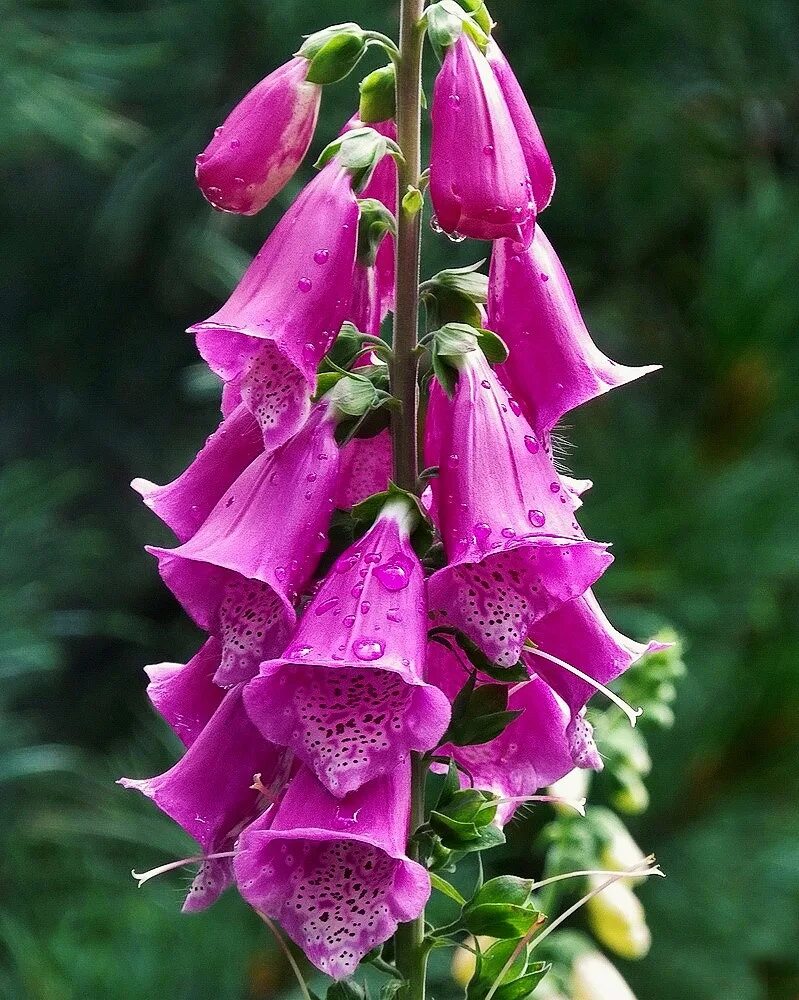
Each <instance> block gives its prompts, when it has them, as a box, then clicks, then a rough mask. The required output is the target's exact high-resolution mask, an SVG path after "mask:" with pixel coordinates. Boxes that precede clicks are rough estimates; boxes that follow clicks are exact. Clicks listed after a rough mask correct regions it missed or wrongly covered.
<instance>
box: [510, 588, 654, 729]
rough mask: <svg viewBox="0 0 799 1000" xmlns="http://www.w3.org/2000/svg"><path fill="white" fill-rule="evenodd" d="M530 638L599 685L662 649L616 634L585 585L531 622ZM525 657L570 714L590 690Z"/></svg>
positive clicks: (532, 656) (545, 663)
mask: <svg viewBox="0 0 799 1000" xmlns="http://www.w3.org/2000/svg"><path fill="white" fill-rule="evenodd" d="M530 639H532V641H533V642H534V643H535V645H536V646H538V647H539V648H540V649H542V650H543V651H544V652H545V653H549V654H550V655H552V656H556V657H557V658H558V659H559V660H564V661H565V662H566V663H569V664H570V665H571V666H573V667H577V669H578V670H581V671H582V672H583V673H585V674H588V676H589V677H593V678H594V680H596V681H599V683H600V684H610V682H611V681H613V680H615V679H616V678H617V677H619V676H620V675H621V674H623V673H624V672H625V670H627V669H628V668H629V667H631V666H632V664H633V663H635V661H636V660H639V659H640V658H641V657H642V656H643V655H644V654H645V653H649V652H654V651H655V650H657V649H662V648H663V647H662V645H661V644H660V643H657V642H651V643H649V644H645V643H641V642H635V640H633V639H628V638H627V636H626V635H622V633H621V632H619V631H618V630H617V629H615V628H614V627H613V625H611V623H610V622H609V621H608V619H607V616H606V615H605V613H604V611H603V610H602V608H600V606H599V603H598V601H597V599H596V597H595V596H594V594H593V593H592V592H591V591H590V590H589V591H587V592H586V593H585V594H583V595H582V597H579V598H577V600H575V601H569V603H568V604H564V605H563V606H562V607H560V608H558V609H557V610H556V611H554V612H553V613H552V614H551V615H547V617H546V618H542V619H541V620H540V621H538V622H536V624H535V625H534V626H533V627H532V628H531V630H530ZM526 660H527V663H528V664H529V666H530V668H531V669H532V670H535V672H536V673H537V674H540V676H541V677H543V678H544V680H545V681H546V682H547V683H548V684H549V685H550V687H552V689H553V690H555V691H557V693H558V694H559V695H560V696H561V698H563V700H564V701H565V702H566V704H567V705H568V706H569V708H570V709H571V711H572V713H573V715H575V716H576V715H578V713H579V712H580V710H581V709H582V708H583V706H584V705H585V704H586V702H587V701H588V699H589V698H590V697H591V696H592V695H593V694H594V693H595V688H593V687H592V686H591V685H590V684H588V683H587V682H586V681H583V680H580V678H579V677H575V676H574V674H571V673H569V672H568V671H567V670H564V669H563V668H562V667H559V666H557V664H554V663H551V662H549V661H547V660H545V659H544V658H543V657H540V656H535V654H526Z"/></svg>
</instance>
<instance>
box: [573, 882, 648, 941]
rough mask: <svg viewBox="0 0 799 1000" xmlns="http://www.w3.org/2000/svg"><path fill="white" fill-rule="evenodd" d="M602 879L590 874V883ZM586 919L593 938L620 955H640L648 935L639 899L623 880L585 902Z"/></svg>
mask: <svg viewBox="0 0 799 1000" xmlns="http://www.w3.org/2000/svg"><path fill="white" fill-rule="evenodd" d="M603 881H605V879H603V878H602V876H596V875H595V876H592V878H591V887H592V888H595V887H596V886H597V885H601V884H602V883H603ZM586 911H587V914H588V922H589V923H590V925H591V930H592V931H593V932H594V934H595V935H596V937H597V939H598V940H599V941H600V942H601V943H602V944H603V945H605V947H606V948H609V949H610V950H611V951H613V952H615V954H617V955H620V956H621V957H622V958H643V957H644V955H646V953H647V952H648V951H649V946H650V944H651V943H652V936H651V934H650V933H649V928H648V927H647V924H646V915H645V913H644V908H643V906H642V905H641V901H640V900H639V899H638V897H637V896H636V895H635V893H634V892H633V891H632V889H630V887H629V886H627V885H625V884H624V882H621V881H619V882H614V883H613V884H612V885H609V886H608V887H607V888H606V889H604V890H603V891H602V892H600V893H599V895H597V896H594V897H593V899H590V900H589V901H588V902H587V903H586Z"/></svg>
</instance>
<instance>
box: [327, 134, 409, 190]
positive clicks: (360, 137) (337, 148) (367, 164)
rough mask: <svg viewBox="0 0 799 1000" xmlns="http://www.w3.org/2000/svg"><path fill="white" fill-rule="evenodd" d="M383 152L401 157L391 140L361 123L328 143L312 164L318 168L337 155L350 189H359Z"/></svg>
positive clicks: (361, 188)
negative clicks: (350, 183)
mask: <svg viewBox="0 0 799 1000" xmlns="http://www.w3.org/2000/svg"><path fill="white" fill-rule="evenodd" d="M387 153H390V154H391V155H392V156H395V157H402V151H401V150H400V148H399V146H398V145H397V144H396V142H394V140H393V139H388V138H386V136H384V135H380V133H379V132H376V131H375V130H374V129H373V128H369V127H368V126H364V127H363V128H354V129H350V131H349V132H345V133H344V135H340V136H338V138H336V139H334V140H333V141H332V142H330V143H328V144H327V146H325V148H324V149H323V150H322V153H321V155H320V157H319V159H318V160H317V161H316V163H315V164H314V166H315V167H316V169H317V170H319V169H321V168H322V167H324V166H325V165H326V164H328V163H329V162H330V161H331V160H332V159H333V157H334V156H337V157H338V159H339V162H340V163H341V165H342V167H344V168H345V170H348V171H349V172H350V174H351V176H352V186H353V188H354V190H355V191H361V190H363V188H364V187H366V185H367V184H368V183H369V180H370V178H371V176H372V174H373V173H374V169H375V167H376V166H377V165H378V163H379V162H380V161H381V160H382V159H383V157H384V156H385V155H386V154H387Z"/></svg>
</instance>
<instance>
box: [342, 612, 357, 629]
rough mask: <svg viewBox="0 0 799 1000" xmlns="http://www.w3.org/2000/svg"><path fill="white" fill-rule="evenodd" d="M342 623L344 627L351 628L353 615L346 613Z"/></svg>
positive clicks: (353, 620) (353, 622)
mask: <svg viewBox="0 0 799 1000" xmlns="http://www.w3.org/2000/svg"><path fill="white" fill-rule="evenodd" d="M342 624H343V625H344V628H352V626H353V625H354V624H355V615H347V617H346V618H344V619H343V621H342Z"/></svg>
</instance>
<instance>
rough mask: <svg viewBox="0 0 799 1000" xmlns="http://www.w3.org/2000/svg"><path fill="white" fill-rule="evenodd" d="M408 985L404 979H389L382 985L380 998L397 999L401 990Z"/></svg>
mask: <svg viewBox="0 0 799 1000" xmlns="http://www.w3.org/2000/svg"><path fill="white" fill-rule="evenodd" d="M407 985H408V984H407V982H406V980H404V979H389V981H388V982H387V983H383V985H382V986H381V987H380V1000H396V997H397V996H398V995H399V992H400V990H402V989H404V988H405V987H406V986H407Z"/></svg>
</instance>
